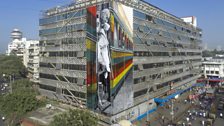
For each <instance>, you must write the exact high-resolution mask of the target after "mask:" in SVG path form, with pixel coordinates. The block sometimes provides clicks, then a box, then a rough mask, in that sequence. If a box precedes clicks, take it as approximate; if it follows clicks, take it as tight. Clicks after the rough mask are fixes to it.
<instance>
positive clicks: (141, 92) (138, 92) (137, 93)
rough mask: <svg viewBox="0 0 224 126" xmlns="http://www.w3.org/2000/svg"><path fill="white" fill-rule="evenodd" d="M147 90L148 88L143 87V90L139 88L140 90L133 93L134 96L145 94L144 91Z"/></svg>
mask: <svg viewBox="0 0 224 126" xmlns="http://www.w3.org/2000/svg"><path fill="white" fill-rule="evenodd" d="M147 90H148V89H143V90H140V91H137V92H135V93H134V98H136V97H139V96H141V95H144V94H146V93H147Z"/></svg>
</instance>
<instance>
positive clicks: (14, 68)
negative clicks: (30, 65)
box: [0, 55, 27, 77]
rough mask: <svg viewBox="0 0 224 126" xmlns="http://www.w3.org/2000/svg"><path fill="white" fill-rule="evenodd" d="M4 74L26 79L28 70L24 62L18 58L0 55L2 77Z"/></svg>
mask: <svg viewBox="0 0 224 126" xmlns="http://www.w3.org/2000/svg"><path fill="white" fill-rule="evenodd" d="M2 74H6V75H10V74H11V75H12V74H14V75H15V76H17V77H24V76H26V74H27V70H26V68H25V66H24V65H23V63H22V60H21V59H20V58H18V57H17V56H5V55H0V76H2Z"/></svg>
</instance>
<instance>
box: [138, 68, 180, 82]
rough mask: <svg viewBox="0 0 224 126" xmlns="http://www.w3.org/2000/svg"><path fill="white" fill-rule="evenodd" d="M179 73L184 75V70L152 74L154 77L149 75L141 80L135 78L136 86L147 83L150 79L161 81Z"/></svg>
mask: <svg viewBox="0 0 224 126" xmlns="http://www.w3.org/2000/svg"><path fill="white" fill-rule="evenodd" d="M178 73H183V69H178V70H172V71H168V72H165V73H163V74H161V73H160V74H152V75H147V76H143V77H139V78H134V84H139V83H143V82H146V78H149V79H150V80H156V79H160V78H162V76H163V77H168V76H172V75H175V74H178Z"/></svg>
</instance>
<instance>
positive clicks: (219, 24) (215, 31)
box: [0, 0, 224, 52]
mask: <svg viewBox="0 0 224 126" xmlns="http://www.w3.org/2000/svg"><path fill="white" fill-rule="evenodd" d="M71 1H72V0H4V1H1V3H0V15H1V18H0V52H5V50H6V48H7V44H8V43H9V42H10V40H11V39H10V32H11V31H12V29H13V28H19V29H20V30H21V31H22V32H23V34H24V36H25V37H27V38H28V39H38V29H39V26H38V21H39V17H40V14H41V13H40V11H41V10H45V9H48V8H50V7H54V6H57V5H64V4H67V3H70V2H71ZM146 1H148V2H150V3H151V4H153V5H155V6H157V7H159V8H161V9H163V10H165V11H167V12H169V13H171V14H174V15H176V16H177V17H185V16H196V17H197V20H198V26H199V27H200V28H202V29H203V38H202V39H203V42H204V43H207V45H208V47H209V48H216V47H217V46H222V47H224V24H223V23H224V7H223V5H224V0H146Z"/></svg>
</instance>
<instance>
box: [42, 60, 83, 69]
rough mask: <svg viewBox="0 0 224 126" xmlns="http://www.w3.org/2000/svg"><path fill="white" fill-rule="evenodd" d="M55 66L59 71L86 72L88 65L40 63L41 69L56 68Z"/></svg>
mask: <svg viewBox="0 0 224 126" xmlns="http://www.w3.org/2000/svg"><path fill="white" fill-rule="evenodd" d="M54 66H55V67H56V68H58V69H67V70H80V71H85V70H86V65H78V64H56V63H52V64H50V63H43V62H40V67H45V68H54Z"/></svg>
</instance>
